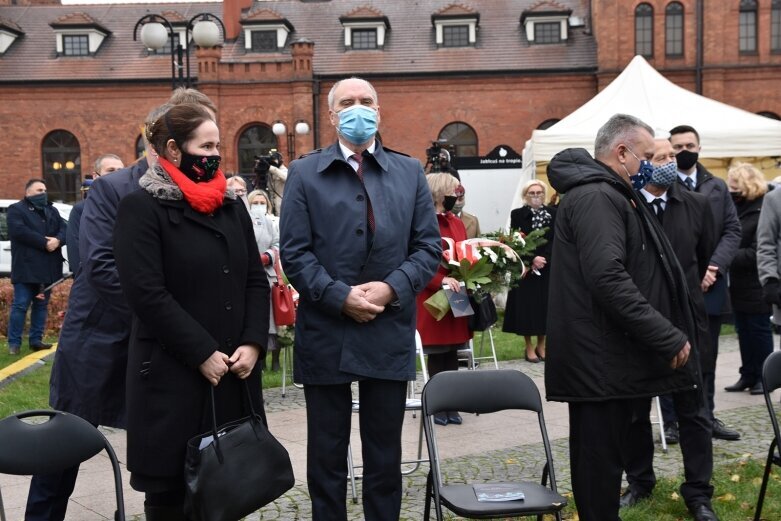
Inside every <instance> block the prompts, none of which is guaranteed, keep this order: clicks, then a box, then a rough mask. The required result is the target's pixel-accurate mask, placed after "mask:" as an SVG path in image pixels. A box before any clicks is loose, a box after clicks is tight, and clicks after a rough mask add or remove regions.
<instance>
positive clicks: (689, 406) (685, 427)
mask: <svg viewBox="0 0 781 521" xmlns="http://www.w3.org/2000/svg"><path fill="white" fill-rule="evenodd" d="M670 396H671V397H672V401H673V404H674V406H675V411H676V413H677V415H678V428H679V432H680V444H681V453H682V455H683V469H684V476H685V478H684V482H683V484H682V485H681V496H682V497H683V500H684V502H685V503H686V506H687V507H689V508H690V509H691V508H693V507H695V506H697V505H701V504H705V505H710V504H711V498H712V497H713V486H711V484H710V481H711V476H712V474H713V441H712V439H711V427H712V425H713V422H712V420H711V417H710V414H709V412H708V411H707V408H706V406H705V404H704V400H703V397H702V392H701V391H700V390H695V391H687V392H680V393H673V394H672V395H670ZM650 411H651V399H650V398H646V399H644V400H636V401H635V410H634V412H633V414H632V422H631V425H630V429H629V435H628V436H627V437H626V438H625V444H624V467H625V469H626V480H627V481H628V482H629V487H630V488H631V489H633V490H634V491H635V492H637V493H638V494H640V495H645V494H650V493H651V491H652V490H653V488H654V486H655V485H656V476H655V475H654V440H653V432H652V430H651V422H650V419H649V416H648V415H649V413H650Z"/></svg>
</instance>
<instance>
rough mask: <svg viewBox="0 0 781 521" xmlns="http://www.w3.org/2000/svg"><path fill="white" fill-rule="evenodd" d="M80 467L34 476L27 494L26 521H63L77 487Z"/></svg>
mask: <svg viewBox="0 0 781 521" xmlns="http://www.w3.org/2000/svg"><path fill="white" fill-rule="evenodd" d="M78 475H79V466H78V465H76V466H75V467H71V468H69V469H67V470H65V471H63V472H58V473H56V474H46V475H43V476H39V475H34V476H33V477H32V480H30V491H29V492H28V494H27V507H26V509H25V512H24V519H25V521H62V520H63V519H65V511H66V510H67V508H68V500H69V499H70V496H71V494H72V493H73V488H74V487H75V486H76V477H77V476H78Z"/></svg>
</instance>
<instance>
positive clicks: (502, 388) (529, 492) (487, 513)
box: [423, 370, 567, 521]
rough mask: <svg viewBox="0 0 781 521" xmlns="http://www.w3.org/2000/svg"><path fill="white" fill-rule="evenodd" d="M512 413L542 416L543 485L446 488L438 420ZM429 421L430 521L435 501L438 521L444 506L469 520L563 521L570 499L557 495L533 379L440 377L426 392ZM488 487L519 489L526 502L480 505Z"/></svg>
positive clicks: (501, 374) (475, 374) (468, 374)
mask: <svg viewBox="0 0 781 521" xmlns="http://www.w3.org/2000/svg"><path fill="white" fill-rule="evenodd" d="M511 409H516V410H527V411H532V412H535V413H537V420H538V422H539V426H540V434H541V435H542V444H543V448H544V450H545V462H546V463H545V465H544V466H543V468H542V478H541V481H540V484H538V483H535V482H531V481H518V482H510V483H508V482H501V483H496V482H494V483H459V484H451V483H444V482H443V481H442V474H441V469H440V457H439V452H438V449H437V440H436V432H435V429H434V422H433V417H434V414H436V413H438V412H446V411H460V412H471V413H478V414H489V413H494V412H498V411H505V410H511ZM423 419H424V424H423V425H424V430H425V433H426V444H427V446H428V453H429V460H430V461H431V470H430V471H429V475H428V483H427V485H426V506H425V513H424V519H425V520H426V521H428V519H429V514H430V510H431V499H432V497H433V499H434V507H435V510H436V516H437V519H438V520H441V519H442V505H444V506H445V507H447V508H448V509H449V510H450V511H452V512H453V513H455V514H457V515H459V516H463V517H467V518H481V519H494V518H503V517H510V516H513V517H518V516H521V517H522V516H534V515H536V516H537V519H538V520H539V521H541V520H542V516H543V514H554V515H555V516H556V519H558V520H559V521H561V510H562V509H563V508H564V507H565V506H566V505H567V499H566V498H564V497H563V496H561V495H560V494H559V493H558V492H557V490H556V476H555V474H554V472H553V455H552V453H551V448H550V442H549V440H548V433H547V430H546V429H545V419H544V417H543V414H542V401H541V400H540V393H539V391H538V390H537V386H536V385H535V384H534V382H533V381H532V380H531V378H529V377H528V376H526V375H525V374H523V373H521V372H520V371H514V370H499V371H497V370H488V371H445V372H442V373H438V374H437V375H435V376H433V377H432V378H431V380H429V382H428V383H427V384H426V387H424V388H423ZM516 427H517V426H516V425H508V426H507V428H508V430H510V429H515V428H516ZM520 441H521V440H520V437H519V442H520ZM549 476H550V484H549V485H548V484H546V483H547V480H548V477H549ZM486 485H494V487H492V488H494V489H499V488H501V487H507V486H509V487H511V488H517V489H519V490H520V491H521V492H522V493H523V495H524V496H525V497H524V498H523V499H515V500H510V501H480V500H478V498H477V491H478V489H479V490H484V487H485V486H486ZM493 499H496V498H495V497H494V498H493Z"/></svg>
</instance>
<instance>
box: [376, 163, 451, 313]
mask: <svg viewBox="0 0 781 521" xmlns="http://www.w3.org/2000/svg"><path fill="white" fill-rule="evenodd" d="M441 257H442V238H441V236H440V234H439V225H438V224H437V217H436V212H435V211H434V201H433V200H432V198H431V191H430V190H429V188H428V182H427V181H426V178H425V176H424V175H423V167H422V166H420V164H418V172H417V191H416V194H415V209H414V214H413V216H412V229H411V230H410V241H409V254H408V255H407V258H406V260H405V261H404V262H402V264H401V266H399V267H398V268H396V269H395V270H393V271H392V272H390V274H388V276H387V277H385V282H386V283H387V284H388V285H389V286H390V287H391V288H393V291H394V292H396V297H397V298H398V300H399V302H401V304H402V305H411V306H414V305H415V295H417V294H418V293H420V292H421V291H422V290H423V288H425V287H426V284H428V283H429V281H431V278H432V276H433V275H434V274H435V273H436V271H437V267H438V266H439V261H440V259H441ZM440 282H441V281H440Z"/></svg>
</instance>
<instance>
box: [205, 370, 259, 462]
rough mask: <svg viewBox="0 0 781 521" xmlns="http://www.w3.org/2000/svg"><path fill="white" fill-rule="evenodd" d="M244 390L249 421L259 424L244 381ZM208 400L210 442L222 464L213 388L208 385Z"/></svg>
mask: <svg viewBox="0 0 781 521" xmlns="http://www.w3.org/2000/svg"><path fill="white" fill-rule="evenodd" d="M243 383H244V390H245V391H246V392H247V404H249V410H250V421H251V422H253V423H254V422H259V421H260V419H259V418H258V417H257V415H256V414H255V407H253V406H252V393H250V391H249V383H247V380H244V382H243ZM209 398H210V400H211V404H212V441H213V442H214V452H216V453H217V460H218V461H219V462H220V464H222V451H221V450H220V437H219V436H217V407H216V406H215V404H214V386H213V385H211V384H209Z"/></svg>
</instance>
